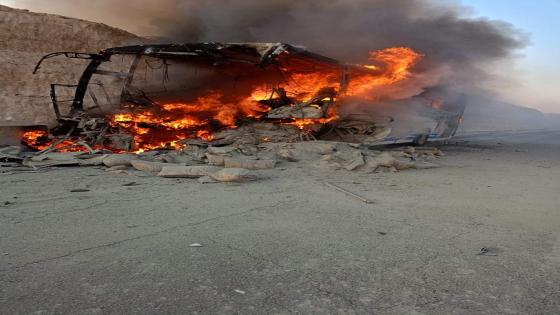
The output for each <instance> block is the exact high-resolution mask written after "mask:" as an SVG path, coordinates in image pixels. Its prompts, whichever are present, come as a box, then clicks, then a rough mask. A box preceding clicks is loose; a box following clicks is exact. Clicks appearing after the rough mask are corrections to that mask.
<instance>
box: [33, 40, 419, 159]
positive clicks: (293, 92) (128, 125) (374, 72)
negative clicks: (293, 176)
mask: <svg viewBox="0 0 560 315" xmlns="http://www.w3.org/2000/svg"><path fill="white" fill-rule="evenodd" d="M286 58H289V56H287V57H286ZM421 58H422V55H421V54H419V53H417V52H415V51H414V50H412V49H410V48H407V47H394V48H388V49H384V50H379V51H372V52H370V58H369V59H370V61H371V64H369V65H361V66H358V67H352V68H351V69H350V70H349V72H348V73H347V75H348V77H349V78H350V79H349V80H348V82H346V84H342V83H341V77H343V75H344V74H343V73H342V71H343V70H342V69H341V68H320V67H319V68H313V70H312V71H310V70H309V68H308V67H306V68H305V69H303V68H302V67H301V66H300V65H299V64H298V63H297V62H295V63H294V62H292V61H289V60H287V59H286V60H284V59H282V58H279V67H278V69H279V70H280V71H281V72H282V76H283V78H285V80H284V81H283V82H281V83H279V84H278V86H276V87H271V86H269V85H268V84H263V85H255V86H252V87H251V89H243V90H241V92H239V95H233V96H232V95H230V94H231V93H229V94H228V95H225V93H224V91H221V90H216V89H210V88H209V89H207V90H205V91H203V92H201V94H200V95H199V96H198V97H196V98H195V99H194V100H192V101H189V102H185V101H178V102H167V101H166V102H154V103H153V104H152V106H148V107H147V106H138V105H137V104H124V105H123V106H122V109H121V110H120V111H119V112H117V113H115V114H113V115H111V116H109V117H108V119H107V121H108V122H109V125H110V126H111V127H112V128H115V129H118V130H121V131H122V132H124V133H128V134H131V135H132V136H133V137H134V150H136V151H146V150H152V149H159V148H175V149H180V148H182V147H183V146H184V145H183V144H182V143H181V141H182V140H185V139H189V138H200V139H203V140H207V141H210V140H212V139H213V134H214V133H215V132H216V131H218V130H223V129H227V128H237V127H238V126H239V124H240V123H242V122H244V121H249V120H260V119H264V117H266V115H267V114H268V113H269V112H270V111H271V110H273V109H274V108H273V106H272V105H270V104H272V103H273V101H274V100H273V98H275V97H278V91H279V89H278V88H281V91H283V93H285V94H284V95H283V97H284V99H288V100H292V101H293V104H288V105H289V106H293V107H296V106H299V104H302V103H306V102H307V103H308V104H307V105H313V106H317V107H318V108H319V107H321V104H323V102H326V98H330V100H331V101H335V102H334V103H335V104H336V106H334V107H332V108H329V110H328V112H327V115H326V116H325V117H321V118H317V117H312V118H305V117H304V118H293V119H290V120H289V121H286V120H282V121H281V122H277V123H282V124H292V125H294V126H295V127H297V128H299V129H301V130H306V129H307V128H308V127H310V126H315V125H318V124H319V125H322V124H327V123H330V122H332V121H334V120H336V119H337V118H338V109H337V106H340V104H343V102H339V101H340V100H343V99H344V98H345V97H360V98H364V99H375V95H376V93H375V92H376V90H377V89H379V88H381V87H383V86H387V85H391V84H395V83H397V82H400V81H403V80H405V79H407V78H409V77H410V75H411V69H412V67H414V65H416V64H417V63H418V62H419V60H420V59H421ZM326 90H327V91H330V92H329V93H330V94H328V95H329V96H324V97H325V100H323V99H322V96H321V95H323V94H321V93H324V91H326ZM309 103H312V104H309ZM41 137H45V135H44V134H40V135H39V134H35V133H33V132H29V133H26V134H25V135H24V137H23V141H24V142H26V143H27V144H28V145H29V146H31V147H35V148H37V149H39V150H41V149H44V148H45V147H48V145H50V143H45V142H44V141H43V142H41V141H38V140H39V138H41ZM65 144H66V143H65Z"/></svg>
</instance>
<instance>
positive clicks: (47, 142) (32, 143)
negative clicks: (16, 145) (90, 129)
mask: <svg viewBox="0 0 560 315" xmlns="http://www.w3.org/2000/svg"><path fill="white" fill-rule="evenodd" d="M21 141H22V143H24V144H25V145H27V146H28V147H30V148H32V149H35V150H37V151H44V150H49V149H50V150H56V151H59V152H81V151H88V150H89V149H91V148H88V146H87V145H86V144H84V143H83V142H81V141H79V140H78V139H73V138H65V139H51V138H50V137H49V133H48V132H47V131H45V130H28V131H26V132H24V133H23V134H22V136H21ZM99 148H101V147H96V149H99Z"/></svg>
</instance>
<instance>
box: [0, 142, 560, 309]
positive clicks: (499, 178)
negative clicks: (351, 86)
mask: <svg viewBox="0 0 560 315" xmlns="http://www.w3.org/2000/svg"><path fill="white" fill-rule="evenodd" d="M467 140H468V142H465V141H467ZM455 142H457V144H451V145H447V146H444V147H443V148H442V149H443V150H444V151H445V152H446V153H447V156H446V157H445V158H443V159H441V160H439V161H438V162H439V163H440V164H443V165H444V167H442V168H439V169H431V170H415V171H405V172H401V173H397V174H373V175H372V174H360V173H349V172H333V173H329V174H322V173H321V172H320V171H318V170H315V169H304V168H301V165H299V164H298V163H286V164H283V165H282V166H281V170H274V171H270V172H268V173H266V176H267V178H266V179H263V180H260V181H258V182H253V183H246V184H235V185H224V184H209V185H201V184H199V183H197V182H196V181H195V180H170V179H160V178H154V177H140V176H138V174H131V175H116V174H109V173H106V172H104V171H103V170H99V169H94V168H78V169H76V168H73V169H63V168H61V169H57V170H52V171H49V172H47V173H41V174H13V175H0V202H1V206H0V313H2V314H28V313H34V314H58V313H68V314H105V313H142V314H154V313H182V314H187V313H199V314H209V313H223V314H234V313H238V314H251V313H255V314H263V313H280V314H288V313H303V314H312V313H341V314H347V313H350V314H352V313H359V314H366V313H379V314H403V313H404V314H478V313H482V314H484V313H486V314H497V313H506V314H517V313H519V314H528V313H532V314H558V313H560V239H559V236H560V199H559V198H560V197H559V190H560V160H559V157H560V132H526V133H503V134H493V135H488V134H475V135H470V136H463V137H461V138H458V139H457V140H456V141H455ZM326 181H330V182H333V183H337V184H338V185H340V186H342V187H344V188H346V189H349V190H352V191H354V192H356V193H359V194H361V195H363V196H365V197H367V198H370V199H371V200H374V201H375V203H374V204H365V203H362V202H360V201H359V200H356V199H353V198H351V197H348V196H346V195H344V194H342V193H340V192H338V191H336V190H333V189H332V188H329V187H327V186H326V185H325V182H326ZM132 182H135V183H136V185H135V186H124V185H125V184H130V183H132ZM84 187H87V188H88V189H89V190H90V191H89V192H81V193H71V192H70V190H72V189H75V188H84ZM193 243H199V244H201V245H202V247H191V246H190V245H191V244H193ZM483 247H486V248H489V249H490V251H491V252H490V254H493V255H495V256H485V255H478V254H479V253H480V250H481V248H483Z"/></svg>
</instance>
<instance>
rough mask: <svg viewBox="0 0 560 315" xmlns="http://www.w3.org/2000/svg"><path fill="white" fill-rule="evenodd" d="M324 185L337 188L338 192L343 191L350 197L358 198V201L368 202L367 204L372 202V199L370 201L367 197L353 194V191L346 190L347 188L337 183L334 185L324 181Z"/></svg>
mask: <svg viewBox="0 0 560 315" xmlns="http://www.w3.org/2000/svg"><path fill="white" fill-rule="evenodd" d="M325 185H327V186H329V187H331V188H334V189H336V190H338V191H340V192H342V193H344V194H346V195H348V196H350V197H353V198H356V199H358V200H360V201H362V202H364V203H368V204H372V203H374V202H373V201H371V200H369V199H367V198H364V197H362V196H359V195H357V194H355V193H353V192H351V191H348V190H346V189H344V188H342V187H339V186H337V185H335V184H331V183H328V182H327V183H325Z"/></svg>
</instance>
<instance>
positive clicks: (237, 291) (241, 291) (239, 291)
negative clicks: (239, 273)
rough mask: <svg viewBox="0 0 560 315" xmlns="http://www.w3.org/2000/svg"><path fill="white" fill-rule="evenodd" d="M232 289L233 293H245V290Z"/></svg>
mask: <svg viewBox="0 0 560 315" xmlns="http://www.w3.org/2000/svg"><path fill="white" fill-rule="evenodd" d="M233 291H234V292H235V293H239V294H243V295H245V293H246V292H245V291H243V290H238V289H236V290H233Z"/></svg>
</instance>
